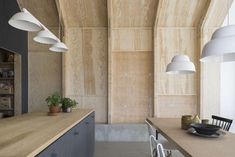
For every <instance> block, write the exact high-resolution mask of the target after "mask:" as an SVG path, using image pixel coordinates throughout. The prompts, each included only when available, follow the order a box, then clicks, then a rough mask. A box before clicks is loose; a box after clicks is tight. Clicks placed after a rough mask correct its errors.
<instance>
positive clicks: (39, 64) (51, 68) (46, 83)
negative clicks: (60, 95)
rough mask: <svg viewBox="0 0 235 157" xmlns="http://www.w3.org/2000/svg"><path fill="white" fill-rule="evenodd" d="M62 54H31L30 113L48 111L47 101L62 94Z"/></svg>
mask: <svg viewBox="0 0 235 157" xmlns="http://www.w3.org/2000/svg"><path fill="white" fill-rule="evenodd" d="M61 76H62V74H61V54H59V53H52V52H49V51H47V52H29V100H28V101H29V103H28V104H29V112H32V111H38V110H43V109H45V110H47V108H48V107H47V104H46V102H45V99H46V98H47V97H48V96H49V95H51V94H53V93H54V92H61V82H62V77H61Z"/></svg>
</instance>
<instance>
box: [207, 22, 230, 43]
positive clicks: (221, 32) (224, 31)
mask: <svg viewBox="0 0 235 157" xmlns="http://www.w3.org/2000/svg"><path fill="white" fill-rule="evenodd" d="M229 36H235V25H228V26H224V27H221V28H219V29H217V30H216V31H215V32H214V33H213V35H212V38H211V40H213V39H217V38H223V37H229Z"/></svg>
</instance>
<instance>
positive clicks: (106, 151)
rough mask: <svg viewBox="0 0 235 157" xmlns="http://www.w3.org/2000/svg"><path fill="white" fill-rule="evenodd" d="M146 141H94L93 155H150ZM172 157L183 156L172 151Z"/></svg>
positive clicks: (107, 156)
mask: <svg viewBox="0 0 235 157" xmlns="http://www.w3.org/2000/svg"><path fill="white" fill-rule="evenodd" d="M150 156H151V155H150V148H149V143H148V142H96V147H95V157H150ZM172 157H183V156H182V155H181V153H179V152H178V151H173V153H172Z"/></svg>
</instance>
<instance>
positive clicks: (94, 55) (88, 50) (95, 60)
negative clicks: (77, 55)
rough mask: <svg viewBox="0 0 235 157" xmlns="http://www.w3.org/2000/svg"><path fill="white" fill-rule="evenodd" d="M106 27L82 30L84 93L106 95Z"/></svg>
mask: <svg viewBox="0 0 235 157" xmlns="http://www.w3.org/2000/svg"><path fill="white" fill-rule="evenodd" d="M107 39H108V38H107V29H93V30H91V29H84V30H83V63H84V86H85V87H84V88H85V91H84V92H85V95H96V96H107V88H108V87H107V79H108V73H107V69H108V61H107V60H108V53H107V52H108V46H107V42H108V41H107Z"/></svg>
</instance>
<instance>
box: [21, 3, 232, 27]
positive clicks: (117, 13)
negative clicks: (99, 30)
mask: <svg viewBox="0 0 235 157" xmlns="http://www.w3.org/2000/svg"><path fill="white" fill-rule="evenodd" d="M108 1H109V2H110V3H111V10H112V11H111V16H110V17H111V19H110V20H111V23H112V24H113V27H114V28H115V27H152V26H153V25H154V23H155V21H156V23H155V24H156V26H157V27H197V26H198V24H199V23H200V21H201V20H202V18H203V16H204V14H205V13H206V12H207V10H208V9H210V11H211V12H213V14H210V18H208V20H207V21H208V22H207V23H208V24H209V25H210V26H218V25H220V24H221V21H222V19H221V18H224V14H226V13H227V10H228V9H227V8H226V7H224V6H228V4H227V2H229V5H230V4H231V2H232V0H226V1H221V0H190V1H189V0H30V1H29V0H18V2H19V4H20V6H21V7H25V8H27V9H28V10H29V11H30V12H31V13H32V14H33V15H35V16H36V17H37V18H38V19H39V20H40V21H41V22H43V23H44V24H45V25H46V26H49V27H57V26H58V14H60V15H61V17H62V19H63V22H64V25H65V26H67V27H107V26H108V15H107V14H108V7H107V2H108ZM209 6H210V7H209ZM57 8H59V9H57ZM57 10H59V13H58V11H57ZM218 21H219V22H218Z"/></svg>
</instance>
